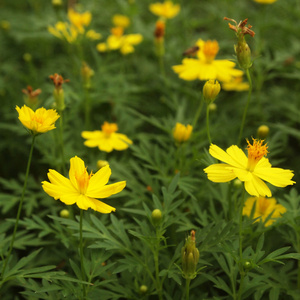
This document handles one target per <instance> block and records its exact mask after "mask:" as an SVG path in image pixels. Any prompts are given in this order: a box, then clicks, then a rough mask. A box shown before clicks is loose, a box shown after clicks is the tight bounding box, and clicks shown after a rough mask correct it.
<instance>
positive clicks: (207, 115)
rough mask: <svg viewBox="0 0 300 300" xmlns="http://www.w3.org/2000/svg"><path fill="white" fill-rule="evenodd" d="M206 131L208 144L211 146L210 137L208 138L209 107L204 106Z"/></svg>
mask: <svg viewBox="0 0 300 300" xmlns="http://www.w3.org/2000/svg"><path fill="white" fill-rule="evenodd" d="M206 131H207V137H208V141H209V144H211V137H210V132H209V105H208V104H207V105H206Z"/></svg>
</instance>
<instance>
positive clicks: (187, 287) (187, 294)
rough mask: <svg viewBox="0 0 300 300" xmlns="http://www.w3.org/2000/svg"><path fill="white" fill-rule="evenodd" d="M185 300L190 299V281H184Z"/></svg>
mask: <svg viewBox="0 0 300 300" xmlns="http://www.w3.org/2000/svg"><path fill="white" fill-rule="evenodd" d="M185 283H186V284H185V299H186V300H189V299H190V283H191V279H186V281H185Z"/></svg>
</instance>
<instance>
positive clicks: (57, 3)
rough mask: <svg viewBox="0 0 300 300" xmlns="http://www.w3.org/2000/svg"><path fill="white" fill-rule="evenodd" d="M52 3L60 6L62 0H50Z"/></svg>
mask: <svg viewBox="0 0 300 300" xmlns="http://www.w3.org/2000/svg"><path fill="white" fill-rule="evenodd" d="M52 5H53V6H54V7H57V6H62V0H52Z"/></svg>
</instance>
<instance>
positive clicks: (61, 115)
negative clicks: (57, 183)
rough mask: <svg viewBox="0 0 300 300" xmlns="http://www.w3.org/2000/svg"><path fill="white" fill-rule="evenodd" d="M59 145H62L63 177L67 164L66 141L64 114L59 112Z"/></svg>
mask: <svg viewBox="0 0 300 300" xmlns="http://www.w3.org/2000/svg"><path fill="white" fill-rule="evenodd" d="M59 115H60V118H59V143H60V153H61V161H62V163H61V169H62V173H63V175H66V167H65V165H66V163H65V151H64V139H63V112H62V111H60V112H59Z"/></svg>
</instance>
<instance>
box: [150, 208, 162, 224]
mask: <svg viewBox="0 0 300 300" xmlns="http://www.w3.org/2000/svg"><path fill="white" fill-rule="evenodd" d="M161 219H162V213H161V210H160V209H158V208H156V209H154V210H153V212H152V214H151V220H152V223H153V225H154V226H157V225H159V223H160V221H161Z"/></svg>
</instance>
